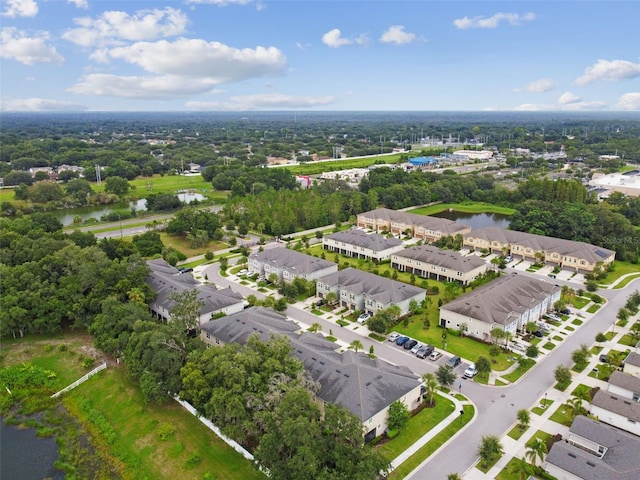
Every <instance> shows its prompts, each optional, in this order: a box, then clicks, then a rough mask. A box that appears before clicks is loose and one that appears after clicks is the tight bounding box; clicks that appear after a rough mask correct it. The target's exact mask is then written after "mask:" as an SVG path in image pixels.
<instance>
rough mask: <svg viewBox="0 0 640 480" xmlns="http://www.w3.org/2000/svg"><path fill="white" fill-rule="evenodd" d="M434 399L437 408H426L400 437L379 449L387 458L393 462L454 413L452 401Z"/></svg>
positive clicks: (401, 432)
mask: <svg viewBox="0 0 640 480" xmlns="http://www.w3.org/2000/svg"><path fill="white" fill-rule="evenodd" d="M434 399H435V402H436V405H435V407H433V408H424V409H423V410H422V411H420V413H418V414H417V415H414V416H413V417H411V418H410V419H409V423H408V424H407V426H406V427H404V428H403V429H401V430H400V432H399V433H398V436H396V437H395V438H394V439H393V440H391V441H389V442H387V443H385V444H384V445H381V446H379V447H377V448H378V450H379V451H380V452H381V453H382V454H383V455H384V456H385V458H387V459H388V460H389V461H392V460H393V459H394V458H396V457H397V456H398V455H400V454H401V453H402V452H404V451H405V450H406V449H407V448H409V447H410V446H411V445H413V444H414V443H416V441H417V440H418V439H419V438H420V437H422V436H423V435H424V434H425V433H427V432H428V431H429V430H431V429H432V428H433V427H435V426H436V425H438V424H439V423H440V422H441V421H442V420H444V419H445V418H447V417H448V416H449V414H451V412H453V409H454V408H455V406H454V404H453V402H452V401H451V400H448V399H446V398H444V397H441V396H440V395H435V397H434Z"/></svg>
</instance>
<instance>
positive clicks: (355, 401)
mask: <svg viewBox="0 0 640 480" xmlns="http://www.w3.org/2000/svg"><path fill="white" fill-rule="evenodd" d="M250 335H258V336H259V337H260V339H261V340H262V341H268V340H269V338H270V337H271V335H284V336H286V337H287V338H289V340H290V342H291V346H292V354H293V355H294V356H296V357H297V358H298V359H299V360H300V361H301V362H302V363H303V365H304V368H305V370H306V371H307V372H309V374H310V375H311V378H312V379H313V380H314V381H315V382H317V383H318V384H319V385H320V388H319V390H318V393H317V396H316V403H317V404H318V406H319V407H320V408H321V409H322V408H324V405H325V404H326V403H332V404H335V405H340V406H342V407H344V408H346V409H347V410H349V411H350V412H351V413H353V414H355V415H356V416H357V417H358V418H359V419H360V421H361V422H362V425H363V435H364V438H365V441H366V442H369V441H371V440H373V439H374V438H375V437H377V436H379V435H381V434H383V433H384V431H385V430H386V428H387V419H388V416H389V406H390V405H391V404H392V403H393V402H395V401H398V400H399V401H401V402H403V403H404V404H405V405H406V406H407V408H408V409H409V410H413V409H415V408H416V407H417V406H418V405H419V404H420V402H421V401H422V393H423V384H422V381H421V379H420V377H419V376H418V375H416V374H415V373H413V372H412V371H411V370H410V369H409V368H407V367H404V366H397V365H392V364H390V363H388V362H385V361H384V360H380V359H379V358H376V359H372V358H370V357H369V356H368V355H366V354H365V353H363V352H359V353H356V352H353V351H351V350H347V351H345V352H343V353H340V352H339V351H338V350H339V347H338V345H336V344H335V343H333V342H330V341H328V340H326V339H325V338H324V337H323V336H322V335H321V334H319V333H309V332H301V330H300V327H299V326H298V325H297V324H296V323H294V322H291V321H288V320H287V319H286V318H285V317H284V316H283V315H281V314H279V313H277V312H274V311H273V310H269V309H265V308H263V307H251V308H248V309H246V310H244V311H242V312H240V313H237V314H234V315H229V316H227V317H223V318H219V319H216V320H213V321H210V322H208V323H206V324H204V325H203V326H202V330H201V333H200V338H201V339H202V340H203V341H204V342H205V343H206V344H207V345H209V346H219V345H224V344H227V343H232V342H237V343H246V342H247V339H248V338H249V336H250Z"/></svg>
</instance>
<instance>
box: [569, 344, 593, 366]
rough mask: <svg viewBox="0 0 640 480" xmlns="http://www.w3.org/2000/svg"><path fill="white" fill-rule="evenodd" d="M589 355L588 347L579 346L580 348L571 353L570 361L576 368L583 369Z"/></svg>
mask: <svg viewBox="0 0 640 480" xmlns="http://www.w3.org/2000/svg"><path fill="white" fill-rule="evenodd" d="M590 356H591V353H590V352H589V347H588V346H587V345H584V344H583V345H580V348H578V349H577V350H574V351H573V352H572V353H571V359H572V360H573V362H574V363H575V364H576V366H578V368H581V369H582V368H584V367H585V366H586V365H587V363H588V362H589V357H590Z"/></svg>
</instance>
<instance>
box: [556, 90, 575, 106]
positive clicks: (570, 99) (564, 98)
mask: <svg viewBox="0 0 640 480" xmlns="http://www.w3.org/2000/svg"><path fill="white" fill-rule="evenodd" d="M579 101H580V97H579V96H578V95H575V94H573V93H571V92H564V93H563V94H562V95H560V98H559V99H558V103H559V104H561V105H567V104H569V103H578V102H579Z"/></svg>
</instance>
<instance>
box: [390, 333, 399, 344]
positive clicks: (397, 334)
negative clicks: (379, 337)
mask: <svg viewBox="0 0 640 480" xmlns="http://www.w3.org/2000/svg"><path fill="white" fill-rule="evenodd" d="M398 338H400V334H399V333H395V332H393V333H392V334H391V335H389V338H388V339H387V340H389V341H390V342H395V341H396V340H397V339H398Z"/></svg>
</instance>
